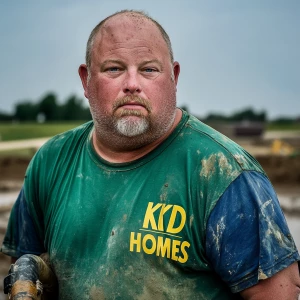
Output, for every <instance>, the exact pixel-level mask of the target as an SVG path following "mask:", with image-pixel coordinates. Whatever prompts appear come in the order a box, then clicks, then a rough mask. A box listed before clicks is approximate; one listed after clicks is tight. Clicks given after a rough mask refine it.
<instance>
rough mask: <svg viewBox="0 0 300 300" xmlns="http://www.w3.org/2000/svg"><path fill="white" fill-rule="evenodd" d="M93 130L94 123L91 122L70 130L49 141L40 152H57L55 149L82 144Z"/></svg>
mask: <svg viewBox="0 0 300 300" xmlns="http://www.w3.org/2000/svg"><path fill="white" fill-rule="evenodd" d="M92 128H93V122H92V121H89V122H87V123H84V124H82V125H80V126H78V127H75V128H73V129H70V130H68V131H65V132H62V133H60V134H57V135H55V136H54V137H52V138H51V139H49V140H48V141H47V142H46V143H45V144H44V145H43V146H42V147H41V148H40V150H39V152H48V151H51V152H52V151H55V149H57V148H59V149H61V148H62V147H66V146H68V145H72V146H73V145H74V143H77V142H80V141H81V140H84V141H85V139H86V138H87V137H88V135H89V133H90V132H91V130H92ZM74 146H75V145H74Z"/></svg>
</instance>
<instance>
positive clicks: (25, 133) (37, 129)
mask: <svg viewBox="0 0 300 300" xmlns="http://www.w3.org/2000/svg"><path fill="white" fill-rule="evenodd" d="M83 123H84V121H83V122H80V121H79V122H70V123H69V122H61V123H44V124H38V123H15V124H12V123H0V141H13V140H22V139H33V138H42V137H51V136H54V135H56V134H58V133H61V132H64V131H67V130H69V129H72V128H74V127H76V126H78V125H81V124H83ZM266 130H270V131H271V130H300V124H299V123H292V124H276V123H269V124H268V125H267V126H266Z"/></svg>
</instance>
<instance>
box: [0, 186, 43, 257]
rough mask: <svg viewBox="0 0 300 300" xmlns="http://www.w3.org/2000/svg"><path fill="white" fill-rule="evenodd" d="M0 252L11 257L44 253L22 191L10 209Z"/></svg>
mask: <svg viewBox="0 0 300 300" xmlns="http://www.w3.org/2000/svg"><path fill="white" fill-rule="evenodd" d="M1 251H2V252H3V253H6V254H8V255H10V256H13V257H20V256H22V255H24V254H28V253H30V254H36V255H40V254H42V253H44V252H46V250H45V248H44V245H43V242H42V241H41V240H40V239H39V237H38V234H37V232H36V230H35V227H34V224H33V221H32V219H31V217H30V215H29V212H28V209H27V204H26V199H25V193H24V190H23V189H22V190H21V192H20V194H19V196H18V198H17V200H16V202H15V204H14V207H13V209H12V212H11V216H10V219H9V224H8V228H7V232H6V235H5V238H4V241H3V245H2V249H1Z"/></svg>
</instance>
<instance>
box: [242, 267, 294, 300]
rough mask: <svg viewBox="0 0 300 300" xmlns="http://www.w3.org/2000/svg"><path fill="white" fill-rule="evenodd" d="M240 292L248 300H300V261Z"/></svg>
mask: <svg viewBox="0 0 300 300" xmlns="http://www.w3.org/2000/svg"><path fill="white" fill-rule="evenodd" d="M240 294H241V296H242V297H243V299H247V300H261V299H263V300H298V297H299V295H300V277H299V269H298V263H297V262H295V263H293V264H292V265H290V266H289V267H287V268H286V269H284V270H282V271H280V272H278V273H277V274H275V275H274V276H272V277H271V278H268V279H265V280H260V281H259V282H258V284H256V285H254V286H252V287H250V288H248V289H246V290H244V291H242V292H241V293H240Z"/></svg>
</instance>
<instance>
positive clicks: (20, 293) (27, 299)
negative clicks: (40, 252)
mask: <svg viewBox="0 0 300 300" xmlns="http://www.w3.org/2000/svg"><path fill="white" fill-rule="evenodd" d="M44 257H45V258H46V259H47V256H44ZM57 287H58V284H57V279H56V276H55V275H54V273H53V272H52V270H51V268H50V267H49V266H48V265H47V264H46V262H45V261H44V260H43V259H42V258H41V257H40V256H36V255H33V254H25V255H23V256H21V257H20V258H19V259H18V260H17V261H16V262H15V264H12V265H11V268H10V270H9V275H8V276H7V277H6V278H5V279H4V293H5V294H8V295H9V300H20V299H22V300H42V299H47V298H48V297H50V298H49V299H56V298H57V290H58V288H57ZM42 295H43V296H42ZM47 295H48V296H47Z"/></svg>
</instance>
